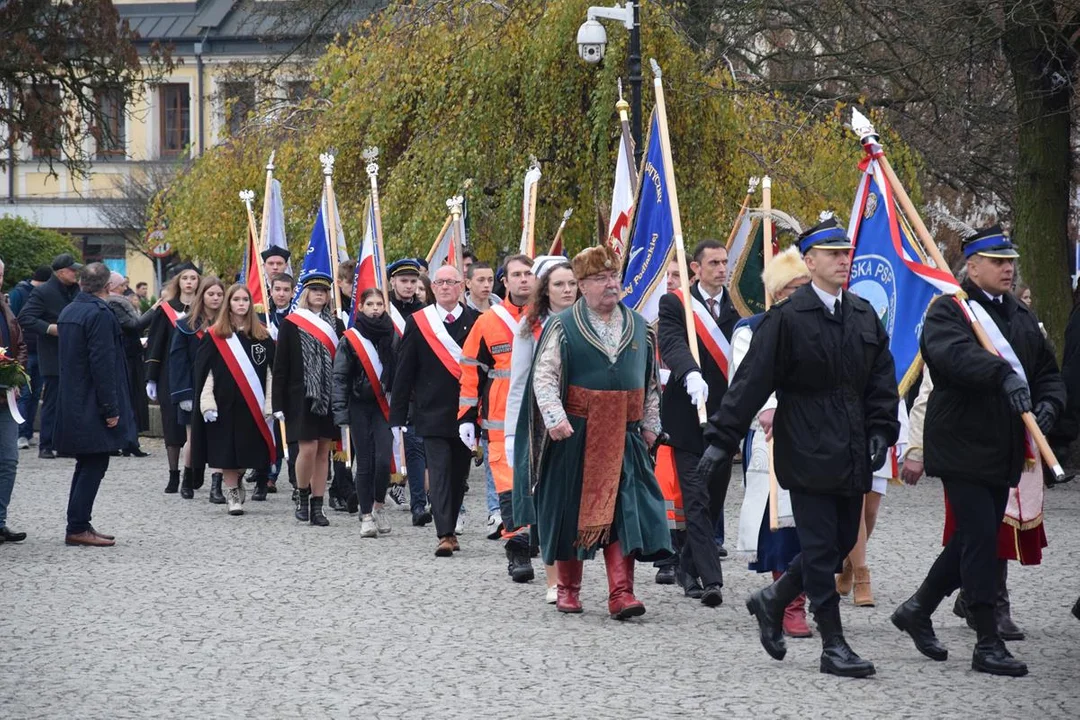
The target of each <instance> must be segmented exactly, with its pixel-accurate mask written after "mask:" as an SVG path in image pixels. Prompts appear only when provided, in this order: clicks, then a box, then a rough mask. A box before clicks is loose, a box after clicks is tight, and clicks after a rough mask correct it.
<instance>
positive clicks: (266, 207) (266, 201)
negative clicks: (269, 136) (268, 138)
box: [259, 150, 277, 253]
mask: <svg viewBox="0 0 1080 720" xmlns="http://www.w3.org/2000/svg"><path fill="white" fill-rule="evenodd" d="M276 152H277V151H276V150H271V151H270V159H269V160H267V161H266V185H265V186H264V189H263V209H262V225H261V226H260V227H259V251H260V253H261V252H262V251H263V250H266V242H267V240H268V239H269V238H268V235H269V233H270V229H269V228H270V223H269V222H267V220H268V219H269V217H270V195H271V194H272V193H273V189H274V155H275V153H276Z"/></svg>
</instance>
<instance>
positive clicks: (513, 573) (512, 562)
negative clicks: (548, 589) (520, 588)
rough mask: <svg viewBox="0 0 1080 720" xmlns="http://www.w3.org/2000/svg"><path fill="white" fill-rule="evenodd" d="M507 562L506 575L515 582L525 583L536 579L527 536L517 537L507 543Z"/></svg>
mask: <svg viewBox="0 0 1080 720" xmlns="http://www.w3.org/2000/svg"><path fill="white" fill-rule="evenodd" d="M506 560H507V564H506V574H507V575H509V576H510V579H511V580H513V581H514V582H516V583H525V582H529V581H530V580H532V579H533V578H534V577H535V573H534V571H533V566H532V559H531V558H530V557H529V538H528V537H527V536H523V535H515V536H514V537H512V538H510V539H509V540H507V541H506Z"/></svg>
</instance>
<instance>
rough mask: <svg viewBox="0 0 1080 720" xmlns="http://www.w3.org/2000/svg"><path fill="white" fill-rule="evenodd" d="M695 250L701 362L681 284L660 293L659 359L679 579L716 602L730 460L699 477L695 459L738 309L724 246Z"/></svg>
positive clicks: (718, 391) (724, 380)
mask: <svg viewBox="0 0 1080 720" xmlns="http://www.w3.org/2000/svg"><path fill="white" fill-rule="evenodd" d="M693 257H694V260H693V262H692V263H691V264H690V268H691V269H692V271H693V272H694V274H695V275H696V276H697V278H698V280H697V282H695V283H694V284H693V285H691V286H690V295H691V297H692V298H693V308H694V316H695V320H694V325H695V326H696V328H697V331H698V340H697V344H698V353H699V356H700V357H701V364H700V365H698V363H697V362H695V361H694V356H693V355H692V354H691V353H690V344H689V341H688V340H687V335H686V315H685V312H684V310H683V300H682V293H681V291H676V292H674V293H669V294H667V295H664V296H663V297H661V298H660V317H659V321H660V322H659V344H660V359H661V360H663V362H664V365H666V366H667V368H668V369H669V370H671V377H670V379H669V380H668V383H667V386H666V387H665V388H664V396H663V403H662V404H661V409H662V410H661V421H662V423H663V426H664V432H666V433H667V434H668V436H669V438H670V439H669V441H668V442H669V443H670V445H671V446H672V448H673V449H674V456H675V470H676V473H677V475H678V477H679V487H680V489H681V490H682V496H683V508H684V512H685V515H686V532H685V535H686V541H685V544H683V546H682V547H681V548H680V550H679V554H680V571H681V572H680V573H679V574H680V578H679V579H680V581H681V584H682V585H683V590H684V592H685V593H686V595H687V596H688V597H697V598H701V602H702V603H703V604H705V605H708V606H709V607H717V606H718V605H720V603H722V602H723V595H722V594H721V590H720V588H721V587H723V585H724V576H723V571H722V570H721V568H720V557H719V556H718V554H717V548H716V544H715V542H714V540H713V534H714V527H715V526H716V522H717V520H718V518H719V517H721V516H722V515H723V512H724V499H725V498H726V497H727V489H728V483H730V482H731V462H730V461H729V462H727V463H725V464H724V466H723V467H721V468H720V469H719V470H718V471H717V472H716V473H714V474H713V475H712V477H711V478H702V477H699V476H698V473H697V465H698V462H699V461H700V460H701V453H702V452H703V451H704V450H705V443H704V441H703V440H702V430H701V425H699V424H698V407H699V406H702V407H705V408H706V411H707V413H709V414H711V413H713V412H715V411H716V410H718V409H719V408H720V401H721V400H722V399H723V398H724V392H725V391H726V390H727V386H728V367H729V364H730V361H731V333H732V331H733V330H734V328H735V323H736V322H738V320H739V313H738V312H737V311H736V310H735V306H734V305H732V303H731V298H730V297H729V296H728V293H727V292H726V291H725V290H724V280H725V278H726V277H727V249H725V248H724V246H723V245H722V244H720V243H719V242H717V241H715V240H704V241H702V242H700V243H698V246H697V247H696V248H694V256H693ZM698 578H700V579H701V582H700V584H699V583H698ZM702 586H704V587H702Z"/></svg>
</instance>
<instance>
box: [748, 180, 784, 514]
mask: <svg viewBox="0 0 1080 720" xmlns="http://www.w3.org/2000/svg"><path fill="white" fill-rule="evenodd" d="M749 197H750V195H749V194H747V198H749ZM761 223H762V225H761V232H762V236H763V239H762V243H761V244H762V247H761V253H762V257H763V260H764V262H763V267H762V268H761V269H762V270H765V269H766V268H768V267H769V263H771V262H772V256H773V255H772V243H773V226H772V178H770V177H769V176H768V175H766V176H765V177H763V178H761ZM771 306H772V298H770V297H769V293H768V291H766V292H765V310H766V312H768V310H769V308H770V307H771ZM765 448H766V450H767V452H768V455H769V528H770V529H771V530H772V531H773V532H776V531H777V530H779V529H780V484H779V483H778V482H777V480H776V466H775V464H774V463H773V441H772V440H767V441H766V443H765ZM744 462H745V460H744Z"/></svg>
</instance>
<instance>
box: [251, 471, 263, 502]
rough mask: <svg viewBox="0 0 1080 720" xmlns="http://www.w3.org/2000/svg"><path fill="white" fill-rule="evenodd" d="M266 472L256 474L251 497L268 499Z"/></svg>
mask: <svg viewBox="0 0 1080 720" xmlns="http://www.w3.org/2000/svg"><path fill="white" fill-rule="evenodd" d="M266 480H267V477H266V473H265V472H260V473H257V474H256V475H255V489H254V490H252V491H251V499H252V500H254V501H256V502H261V501H263V500H265V499H266Z"/></svg>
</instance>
